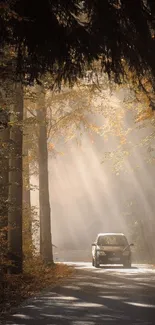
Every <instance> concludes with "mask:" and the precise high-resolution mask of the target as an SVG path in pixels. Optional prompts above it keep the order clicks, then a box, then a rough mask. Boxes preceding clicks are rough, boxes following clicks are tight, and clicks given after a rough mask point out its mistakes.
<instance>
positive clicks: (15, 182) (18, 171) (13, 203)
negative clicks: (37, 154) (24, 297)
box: [8, 82, 23, 274]
mask: <svg viewBox="0 0 155 325" xmlns="http://www.w3.org/2000/svg"><path fill="white" fill-rule="evenodd" d="M14 119H15V121H14V125H13V127H12V129H11V135H10V138H11V141H12V146H11V159H10V175H9V183H10V187H9V203H10V207H9V214H8V225H9V231H8V245H9V256H10V259H11V261H12V266H11V268H10V270H11V272H12V273H17V274H18V273H21V272H22V268H23V250H22V220H23V218H22V215H23V204H22V203H23V196H22V195H23V178H22V168H23V152H22V145H23V130H22V128H23V125H22V123H23V86H22V84H21V82H18V83H16V84H15V108H14Z"/></svg>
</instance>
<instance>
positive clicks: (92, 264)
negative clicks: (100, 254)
mask: <svg viewBox="0 0 155 325" xmlns="http://www.w3.org/2000/svg"><path fill="white" fill-rule="evenodd" d="M92 266H94V258H93V257H92Z"/></svg>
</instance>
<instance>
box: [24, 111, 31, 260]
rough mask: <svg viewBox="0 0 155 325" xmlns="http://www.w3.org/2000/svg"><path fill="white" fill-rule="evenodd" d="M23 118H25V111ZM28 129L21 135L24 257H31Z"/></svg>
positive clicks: (25, 128)
mask: <svg viewBox="0 0 155 325" xmlns="http://www.w3.org/2000/svg"><path fill="white" fill-rule="evenodd" d="M24 118H25V119H26V118H27V112H26V111H25V114H24ZM27 133H28V129H27V127H26V126H25V127H24V134H23V155H24V157H23V252H24V255H25V257H26V258H27V257H28V258H29V257H32V255H33V241H32V215H31V195H30V168H29V150H28V144H27Z"/></svg>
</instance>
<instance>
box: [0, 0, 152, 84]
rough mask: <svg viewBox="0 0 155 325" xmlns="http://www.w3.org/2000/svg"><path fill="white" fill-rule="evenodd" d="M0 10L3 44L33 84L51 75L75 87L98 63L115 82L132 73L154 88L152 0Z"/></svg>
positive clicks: (7, 4) (22, 3)
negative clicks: (147, 78)
mask: <svg viewBox="0 0 155 325" xmlns="http://www.w3.org/2000/svg"><path fill="white" fill-rule="evenodd" d="M0 10H1V19H0V25H1V35H0V39H1V44H2V46H3V47H4V45H6V44H9V45H12V46H14V47H15V48H16V51H17V61H16V62H17V64H16V65H17V71H18V73H20V74H21V73H22V74H23V73H26V75H27V76H29V80H30V81H33V80H34V79H35V78H37V77H38V76H39V74H42V73H44V72H45V71H48V70H49V71H51V72H52V73H53V74H54V73H55V74H56V76H57V82H61V80H62V79H64V80H68V81H69V82H72V81H74V80H75V79H76V78H77V77H79V76H82V75H83V71H84V70H85V69H84V68H85V67H87V68H88V67H90V66H91V64H92V63H93V62H94V60H99V61H100V63H101V67H102V68H103V70H104V71H105V72H107V73H108V75H109V77H112V76H114V78H115V81H116V82H120V81H121V80H122V77H124V76H125V75H126V67H128V69H130V70H132V71H133V72H136V74H137V75H138V76H139V77H141V76H146V74H149V75H150V78H151V82H152V84H154V77H155V62H154V50H155V38H154V32H155V19H154V18H155V1H154V0H136V1H134V2H133V0H104V1H103V0H95V1H94V0H84V1H79V0H52V1H50V0H44V1H39V2H38V1H37V0H33V2H32V1H30V0H18V1H17V0H15V1H12V0H8V1H6V0H2V1H1V4H0ZM128 71H129V70H128Z"/></svg>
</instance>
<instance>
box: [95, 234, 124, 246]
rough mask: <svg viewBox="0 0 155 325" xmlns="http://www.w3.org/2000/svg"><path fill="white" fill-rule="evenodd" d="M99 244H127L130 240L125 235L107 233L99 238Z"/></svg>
mask: <svg viewBox="0 0 155 325" xmlns="http://www.w3.org/2000/svg"><path fill="white" fill-rule="evenodd" d="M98 245H102V246H127V245H128V242H127V239H126V237H125V236H118V235H117V236H116V235H107V236H106V235H105V236H100V237H99V238H98Z"/></svg>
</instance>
